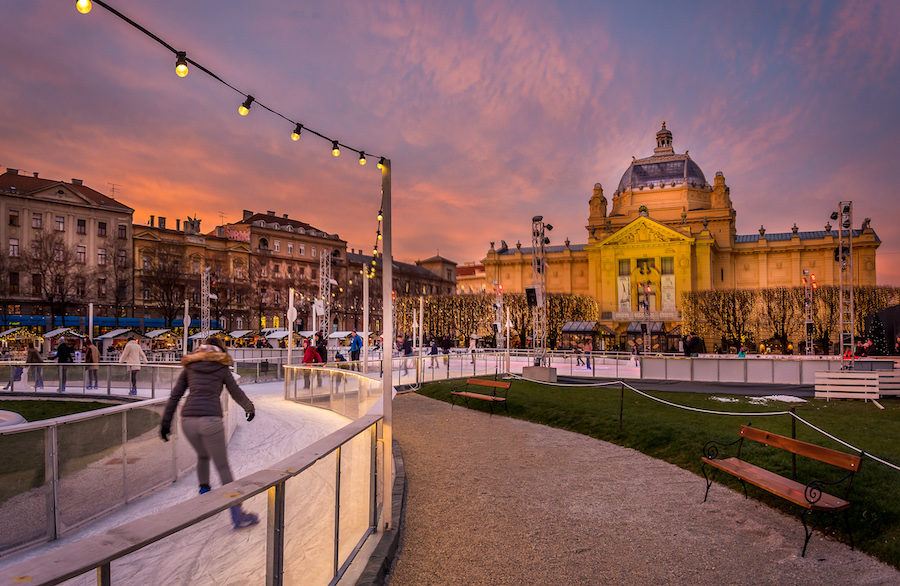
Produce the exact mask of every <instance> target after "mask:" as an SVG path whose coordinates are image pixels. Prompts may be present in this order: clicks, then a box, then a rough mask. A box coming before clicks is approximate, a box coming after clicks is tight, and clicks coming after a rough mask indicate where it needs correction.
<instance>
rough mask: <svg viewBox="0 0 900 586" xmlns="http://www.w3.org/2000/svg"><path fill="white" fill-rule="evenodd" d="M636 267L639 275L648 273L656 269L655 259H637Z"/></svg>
mask: <svg viewBox="0 0 900 586" xmlns="http://www.w3.org/2000/svg"><path fill="white" fill-rule="evenodd" d="M637 267H638V269H640V271H641V274H643V273H647V272H650V269H653V268H655V267H656V259H655V258H639V259H637Z"/></svg>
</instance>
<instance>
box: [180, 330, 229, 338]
mask: <svg viewBox="0 0 900 586" xmlns="http://www.w3.org/2000/svg"><path fill="white" fill-rule="evenodd" d="M221 333H222V330H209V331H208V332H206V333H203V332H197V333H196V334H194V335H193V336H189V337H188V340H205V339H206V338H208V337H210V336H215V335H216V334H221Z"/></svg>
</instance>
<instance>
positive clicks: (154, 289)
mask: <svg viewBox="0 0 900 586" xmlns="http://www.w3.org/2000/svg"><path fill="white" fill-rule="evenodd" d="M145 254H146V253H145ZM142 277H143V283H144V287H146V288H147V290H148V291H149V293H150V301H151V302H152V303H153V304H154V305H155V306H156V307H157V309H159V312H160V314H162V317H163V318H165V320H166V323H167V324H169V325H172V324H174V322H175V318H176V317H177V316H178V315H179V310H180V308H181V307H183V304H184V295H185V285H186V275H185V266H184V249H183V248H182V247H180V246H178V245H176V244H168V243H161V244H159V245H158V246H157V247H156V248H155V249H154V250H153V251H152V254H151V255H150V257H149V258H146V259H145V264H144V269H143V272H142Z"/></svg>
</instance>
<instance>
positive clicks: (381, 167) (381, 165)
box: [376, 157, 385, 171]
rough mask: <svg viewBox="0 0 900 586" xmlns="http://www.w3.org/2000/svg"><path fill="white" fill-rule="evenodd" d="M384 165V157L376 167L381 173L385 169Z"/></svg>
mask: <svg viewBox="0 0 900 586" xmlns="http://www.w3.org/2000/svg"><path fill="white" fill-rule="evenodd" d="M384 163H385V160H384V157H381V158H380V159H378V165H376V166H377V167H378V170H379V171H380V170H382V169H384Z"/></svg>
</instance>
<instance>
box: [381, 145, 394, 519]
mask: <svg viewBox="0 0 900 586" xmlns="http://www.w3.org/2000/svg"><path fill="white" fill-rule="evenodd" d="M381 199H382V203H381V210H382V214H383V215H384V221H383V224H382V227H381V231H382V243H383V246H384V250H383V252H382V271H381V299H382V301H381V307H382V320H381V321H382V328H383V331H384V335H383V340H384V341H383V344H382V349H383V352H382V357H381V364H382V369H383V371H384V374H383V375H382V376H381V405H382V415H383V417H384V424H383V425H382V441H383V442H384V443H383V446H384V448H383V449H384V451H383V453H384V458H383V461H382V467H383V471H382V474H381V482H382V491H381V494H382V500H383V506H382V509H381V511H382V513H381V514H382V523H381V526H382V527H383V528H384V529H390V528H391V519H392V516H393V506H392V505H393V503H392V500H391V495H392V494H393V490H392V489H393V483H394V455H393V446H392V442H393V439H394V438H393V436H394V429H393V428H394V414H393V404H392V403H391V401H392V400H393V390H394V389H393V385H392V384H391V381H392V380H393V378H394V377H393V364H392V362H393V361H392V358H393V352H391V351H390V348H391V345H392V344H393V343H394V299H393V295H392V293H393V283H394V265H393V263H394V257H393V253H392V249H393V246H392V242H391V229H392V227H391V223H392V217H391V161H390V160H385V162H384V164H383V165H382V168H381Z"/></svg>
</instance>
